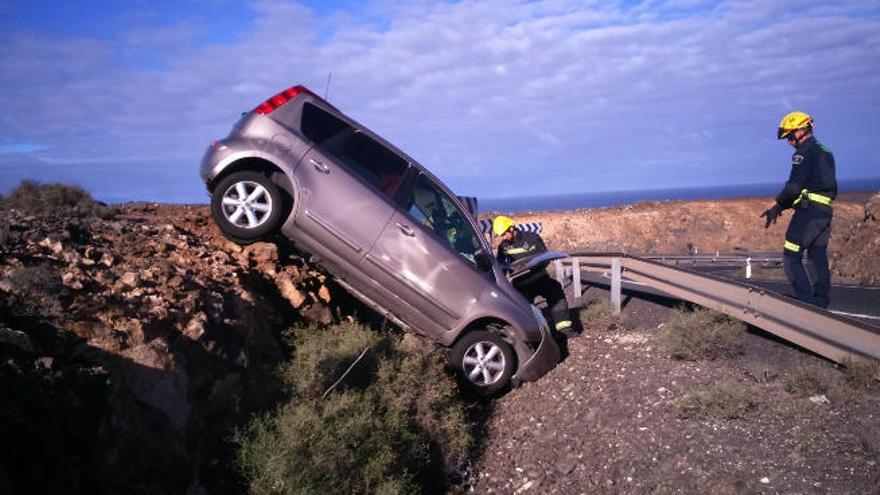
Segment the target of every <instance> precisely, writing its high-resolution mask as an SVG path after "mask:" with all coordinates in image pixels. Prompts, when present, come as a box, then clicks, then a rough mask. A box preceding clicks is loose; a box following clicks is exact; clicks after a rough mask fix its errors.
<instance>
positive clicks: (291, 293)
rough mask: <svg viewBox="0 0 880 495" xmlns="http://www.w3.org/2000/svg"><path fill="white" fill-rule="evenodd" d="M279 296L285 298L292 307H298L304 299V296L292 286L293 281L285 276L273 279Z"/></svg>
mask: <svg viewBox="0 0 880 495" xmlns="http://www.w3.org/2000/svg"><path fill="white" fill-rule="evenodd" d="M275 285H277V286H278V291H279V292H280V293H281V297H283V298H284V299H287V300H288V301H289V302H290V305H291V306H293V307H294V308H299V307H300V306H302V305H303V303H304V302H305V301H306V296H305V295H304V294H303V293H302V292H300V291H299V290H298V289H297V288H296V287H294V285H293V282H291V281H290V280H289V279H287V278H279V279H277V280H276V281H275Z"/></svg>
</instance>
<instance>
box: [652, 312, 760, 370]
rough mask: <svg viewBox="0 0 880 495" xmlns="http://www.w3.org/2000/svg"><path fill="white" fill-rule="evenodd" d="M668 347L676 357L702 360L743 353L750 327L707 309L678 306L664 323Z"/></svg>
mask: <svg viewBox="0 0 880 495" xmlns="http://www.w3.org/2000/svg"><path fill="white" fill-rule="evenodd" d="M662 338H663V343H664V346H665V347H666V349H667V351H668V352H669V353H670V355H671V356H672V357H673V358H675V359H684V360H687V361H698V360H702V359H709V360H711V359H717V358H722V357H734V356H737V355H740V354H742V349H743V346H744V345H745V338H746V326H745V324H744V323H742V322H740V321H737V320H734V319H731V318H728V317H727V316H726V315H724V314H722V313H719V312H717V311H713V310H710V309H707V308H702V307H698V308H697V309H695V310H694V311H687V310H684V309H681V308H679V309H677V310H676V311H675V313H674V314H673V316H672V318H671V319H670V320H669V321H668V322H666V324H665V325H664V326H663V331H662Z"/></svg>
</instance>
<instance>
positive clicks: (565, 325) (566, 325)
mask: <svg viewBox="0 0 880 495" xmlns="http://www.w3.org/2000/svg"><path fill="white" fill-rule="evenodd" d="M566 328H571V320H562V321H560V322H559V323H557V324H556V329H557V330H564V329H566Z"/></svg>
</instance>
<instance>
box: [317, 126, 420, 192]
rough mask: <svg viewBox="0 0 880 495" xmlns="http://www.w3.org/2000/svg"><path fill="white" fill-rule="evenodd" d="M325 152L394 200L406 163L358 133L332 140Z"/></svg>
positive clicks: (369, 138) (368, 137)
mask: <svg viewBox="0 0 880 495" xmlns="http://www.w3.org/2000/svg"><path fill="white" fill-rule="evenodd" d="M327 151H328V152H329V153H330V154H332V155H333V156H334V157H335V158H336V159H337V160H339V161H341V162H342V163H344V164H345V165H346V166H347V167H348V168H349V169H350V170H351V171H352V172H354V173H355V174H357V175H358V176H360V177H361V178H362V179H363V180H364V181H366V182H367V183H368V184H371V185H373V186H375V187H376V188H377V189H379V190H380V191H382V193H383V194H385V195H386V196H388V197H389V198H393V197H394V193H395V192H397V188H398V187H399V186H400V183H401V181H402V180H403V174H404V173H405V172H406V169H407V167H408V166H409V164H408V163H407V162H406V160H404V159H403V158H401V157H400V156H398V155H397V154H396V153H394V152H393V151H391V150H389V149H388V148H386V147H385V146H382V145H381V144H379V143H378V142H376V141H375V140H373V139H372V138H371V137H370V136H367V135H366V134H363V133H361V132H355V133H353V134H350V135H348V136H346V137H345V138H343V139H342V140H340V141H339V142H335V141H334V143H332V144H331V145H330V147H329V149H328V150H327Z"/></svg>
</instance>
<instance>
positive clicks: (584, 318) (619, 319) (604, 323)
mask: <svg viewBox="0 0 880 495" xmlns="http://www.w3.org/2000/svg"><path fill="white" fill-rule="evenodd" d="M579 317H580V319H581V323H582V324H583V326H584V328H592V329H595V330H606V331H615V330H622V329H626V328H627V318H626V315H625V314H624V313H623V312H621V313H620V314H616V315H615V314H614V305H613V304H611V301H609V300H608V299H604V298H603V299H600V300H597V301H592V302H591V303H590V304H589V305H588V306H587V307H586V308H584V309H582V310H581V312H580V314H579Z"/></svg>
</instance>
